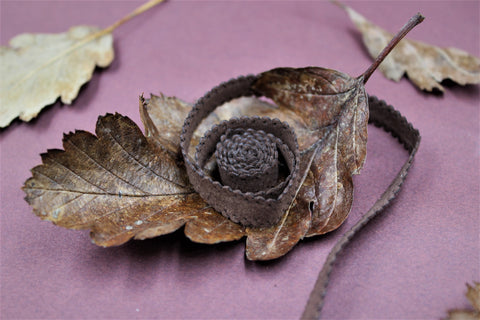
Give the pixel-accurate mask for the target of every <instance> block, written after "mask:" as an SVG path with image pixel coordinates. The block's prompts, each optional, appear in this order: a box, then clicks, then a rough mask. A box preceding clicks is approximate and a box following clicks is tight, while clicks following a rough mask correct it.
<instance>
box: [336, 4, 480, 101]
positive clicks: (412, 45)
mask: <svg viewBox="0 0 480 320" xmlns="http://www.w3.org/2000/svg"><path fill="white" fill-rule="evenodd" d="M337 4H339V6H340V7H342V8H343V9H344V10H345V11H346V12H347V13H348V15H349V17H350V19H351V20H352V21H353V23H354V24H355V26H356V27H357V28H358V29H359V30H360V32H361V33H362V37H363V43H364V44H365V46H366V47H367V49H368V52H369V53H370V56H371V57H372V58H375V57H377V56H378V54H379V53H380V52H381V50H382V49H383V48H384V47H385V46H386V45H387V43H388V42H389V41H390V40H391V39H392V37H393V35H392V34H391V33H389V32H387V31H385V30H384V29H382V28H380V27H379V26H377V25H375V24H373V23H371V22H370V21H368V20H367V19H366V18H365V17H363V16H362V15H360V14H359V13H358V12H356V11H355V10H353V9H352V8H350V7H348V6H346V5H344V4H341V3H338V2H337ZM379 69H380V71H382V73H383V74H384V75H385V76H386V77H387V78H388V79H391V80H394V81H399V80H400V79H401V78H402V77H403V75H404V73H406V74H407V75H408V78H409V79H410V80H411V81H412V82H413V83H414V84H415V85H416V86H417V87H418V88H420V89H421V90H426V91H432V90H433V89H437V90H439V91H444V88H443V86H442V85H440V82H442V81H443V80H445V79H450V80H453V81H455V82H456V83H458V84H460V85H466V84H477V83H480V59H478V58H477V57H475V56H473V55H470V54H469V53H467V52H465V51H463V50H460V49H457V48H453V47H450V48H440V47H437V46H433V45H430V44H426V43H423V42H419V41H413V40H407V39H404V40H402V41H400V43H399V44H398V45H397V46H396V47H395V49H393V50H392V52H391V53H390V55H389V56H388V57H386V58H385V60H384V61H383V62H382V64H380V66H379Z"/></svg>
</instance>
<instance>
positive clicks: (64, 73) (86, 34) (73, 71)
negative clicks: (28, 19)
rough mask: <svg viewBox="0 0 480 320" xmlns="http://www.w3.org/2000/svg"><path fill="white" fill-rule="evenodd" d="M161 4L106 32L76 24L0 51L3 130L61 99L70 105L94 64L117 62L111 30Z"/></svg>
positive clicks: (22, 38)
mask: <svg viewBox="0 0 480 320" xmlns="http://www.w3.org/2000/svg"><path fill="white" fill-rule="evenodd" d="M162 1H163V0H152V1H149V2H147V3H146V4H144V5H142V6H140V7H139V8H137V9H136V10H134V11H133V12H132V13H131V14H130V15H128V16H126V17H125V18H123V19H121V20H119V21H118V22H116V23H114V24H113V25H111V26H110V27H108V28H105V29H100V28H97V27H92V26H76V27H72V28H70V29H69V30H68V31H67V32H64V33H58V34H34V33H25V34H20V35H18V36H16V37H14V38H12V39H11V40H10V46H8V47H7V46H1V47H0V74H1V75H2V76H1V77H0V128H4V127H7V126H8V125H9V124H10V123H11V122H12V120H14V119H15V118H17V117H20V119H21V120H23V121H30V120H31V119H32V118H35V117H36V116H37V115H38V113H39V112H40V111H41V110H42V109H43V108H44V107H45V106H47V105H50V104H52V103H54V102H55V101H56V100H57V98H58V97H60V98H61V101H62V102H63V103H65V104H71V103H72V101H73V100H74V99H75V98H76V97H77V95H78V92H79V90H80V88H81V86H82V85H83V84H85V83H87V82H88V81H89V80H90V79H91V77H92V74H93V71H94V69H95V67H96V66H98V67H102V68H104V67H107V66H109V65H110V63H111V62H112V61H113V58H114V51H113V37H112V34H111V33H112V31H113V30H114V29H115V28H117V27H118V26H120V25H121V24H123V23H124V22H126V21H128V20H130V19H131V18H132V17H134V16H136V15H138V14H140V13H142V12H144V11H145V10H148V9H149V8H151V7H152V6H154V5H155V4H157V3H159V2H162Z"/></svg>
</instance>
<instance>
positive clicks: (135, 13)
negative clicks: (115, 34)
mask: <svg viewBox="0 0 480 320" xmlns="http://www.w3.org/2000/svg"><path fill="white" fill-rule="evenodd" d="M163 1H165V0H150V1H148V2H146V3H144V4H142V5H141V6H140V7H138V8H136V9H135V10H133V11H132V12H130V13H129V14H128V15H126V16H125V17H123V18H122V19H120V20H118V21H117V22H115V23H114V24H112V25H111V26H109V27H107V28H105V29H103V30H102V32H104V34H107V33H111V32H112V31H113V30H115V29H116V28H118V27H119V26H121V25H122V24H124V23H125V22H127V21H129V20H131V19H132V18H134V17H136V16H138V15H139V14H141V13H143V12H145V11H147V10H148V9H150V8H152V7H154V6H156V5H157V4H159V3H161V2H163Z"/></svg>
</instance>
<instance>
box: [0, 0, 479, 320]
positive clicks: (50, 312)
mask: <svg viewBox="0 0 480 320" xmlns="http://www.w3.org/2000/svg"><path fill="white" fill-rule="evenodd" d="M140 3H141V2H136V1H102V2H96V1H1V6H0V9H1V25H0V30H1V44H2V45H6V44H7V43H8V40H9V39H10V38H11V37H13V36H14V35H16V34H19V33H22V32H63V31H65V30H67V29H68V28H69V27H70V26H73V25H79V24H90V25H96V26H102V27H106V26H107V25H109V24H111V23H112V22H114V21H115V20H117V19H118V18H120V17H122V16H123V15H125V14H126V13H128V12H130V11H131V10H132V9H134V8H135V7H137V6H138V5H139V4H140ZM347 4H349V5H351V6H352V7H353V8H354V9H356V10H357V11H359V12H360V13H362V14H363V15H365V16H366V17H369V18H370V19H371V20H372V21H374V22H375V23H377V24H379V25H381V26H383V27H384V28H386V29H388V30H389V31H391V32H395V31H396V30H398V29H399V28H400V27H401V26H402V25H403V24H404V23H405V22H406V21H407V20H408V18H409V17H410V16H412V15H413V14H415V13H416V12H417V11H420V12H422V13H423V14H424V15H425V16H426V17H427V19H426V20H425V22H424V23H422V24H421V25H420V26H418V27H417V28H416V29H415V30H413V31H412V32H411V34H410V35H409V37H410V38H413V39H417V40H422V41H428V42H430V43H432V44H436V45H439V46H455V47H458V48H461V49H464V50H466V51H468V52H470V53H472V54H475V55H477V56H480V44H479V39H480V31H479V30H480V23H479V12H480V2H478V1H467V2H461V1H451V2H449V1H396V2H393V1H392V2H390V1H388V2H371V1H362V2H347ZM114 37H115V49H116V58H115V60H114V62H113V63H112V65H111V66H110V67H109V68H108V69H106V70H97V71H96V72H95V74H94V75H93V78H92V80H91V81H90V83H88V84H87V85H85V86H84V88H83V89H82V90H81V93H80V95H79V97H78V99H76V100H75V101H74V103H73V105H71V106H65V105H61V103H58V102H57V103H56V104H54V105H53V106H51V107H49V108H47V109H46V110H44V111H43V112H42V113H41V114H40V116H39V118H38V119H36V120H34V121H32V122H31V123H22V122H20V121H15V122H14V123H13V124H12V125H11V126H10V127H9V128H7V129H5V130H3V131H1V132H0V146H1V162H0V164H1V182H0V186H1V190H0V197H1V207H0V208H1V209H0V210H1V215H0V217H1V313H0V316H1V318H2V319H19V318H22V319H28V318H64V319H67V318H68V319H72V318H75V319H77V318H78V319H86V318H262V319H265V318H270V319H280V318H281V319H292V318H298V317H299V316H300V315H301V312H302V311H303V308H304V305H305V303H306V301H307V298H308V295H309V293H310V291H311V289H312V287H313V283H314V281H315V279H316V277H317V274H318V272H319V270H320V269H321V266H322V264H323V262H324V260H325V257H326V255H327V254H328V252H329V250H330V249H331V247H332V246H333V245H334V243H335V241H336V240H337V239H338V237H339V236H340V235H341V234H343V233H344V232H345V231H346V230H348V228H349V227H350V226H352V225H353V224H354V223H355V222H356V221H357V220H358V218H359V217H360V216H361V214H363V213H364V212H365V211H366V210H367V209H368V208H369V207H370V206H371V205H372V204H373V202H374V201H375V200H376V198H377V197H378V196H379V195H380V194H381V193H382V192H383V190H384V189H385V187H386V186H388V184H389V183H390V181H391V180H392V178H393V177H394V175H395V174H396V172H397V171H398V170H399V169H400V167H401V165H402V164H403V162H404V161H405V159H406V158H407V153H406V152H405V151H404V150H403V149H402V148H401V147H400V145H399V144H398V143H397V142H396V140H394V139H393V138H391V137H390V136H389V135H388V134H386V133H384V132H383V131H381V130H379V129H376V128H369V130H370V132H369V133H370V137H369V142H368V158H367V162H366V165H365V168H364V170H363V172H362V174H361V175H359V176H356V177H355V180H354V182H355V187H356V190H355V201H354V205H353V209H352V212H351V215H350V217H349V219H348V220H347V222H346V224H345V225H344V226H343V227H341V228H340V229H339V230H337V231H335V232H333V233H332V234H329V235H327V236H324V237H316V238H314V239H308V240H306V241H301V242H300V243H299V244H298V245H297V246H296V247H295V248H294V250H293V251H292V252H290V253H289V254H288V255H287V256H285V257H283V258H281V259H278V260H276V261H273V262H268V263H255V262H250V261H247V260H246V259H245V257H244V240H242V241H238V242H234V243H225V244H219V245H213V246H208V245H200V244H194V243H192V242H190V241H189V240H188V239H186V238H185V237H184V235H183V233H182V231H178V232H176V233H174V234H172V235H167V236H163V237H159V238H156V239H152V240H146V241H132V242H129V243H127V244H125V245H123V246H121V247H117V248H108V249H103V248H99V247H97V246H95V245H93V244H92V243H91V242H90V240H89V237H88V232H86V231H71V230H66V229H62V228H58V227H55V226H54V225H53V224H51V223H49V222H42V221H41V220H40V219H38V218H37V217H36V216H35V215H33V214H32V210H31V208H30V207H29V206H28V205H27V203H26V202H25V201H24V200H23V197H24V193H23V191H22V190H21V189H20V188H21V186H22V185H23V182H24V181H25V180H26V179H27V178H28V177H29V176H30V173H29V169H30V168H32V167H34V166H36V165H38V164H40V162H41V160H40V157H39V154H40V153H42V152H45V151H46V150H47V149H50V148H61V138H62V134H63V133H64V132H69V131H73V130H75V129H85V130H89V131H93V130H94V127H95V122H96V119H97V117H98V115H103V114H105V113H107V112H115V111H117V112H120V113H122V114H124V115H127V116H129V117H130V118H132V119H133V120H134V121H135V122H137V123H138V124H139V125H140V126H141V122H140V117H139V114H138V96H139V95H140V94H141V93H142V92H144V93H145V94H146V95H147V96H148V95H149V93H159V92H163V93H165V94H167V95H175V96H178V97H180V98H182V99H184V100H186V101H190V102H193V101H194V100H195V99H197V98H199V97H200V96H201V95H202V94H203V93H204V92H206V91H207V90H209V89H210V88H212V87H213V86H215V85H216V84H218V83H220V82H222V81H225V80H228V79H230V78H232V77H235V76H238V75H242V74H249V73H258V72H261V71H265V70H268V69H270V68H273V67H279V66H292V67H301V66H307V65H316V66H323V67H329V68H332V69H337V70H340V71H343V72H346V73H348V74H351V75H355V76H356V75H359V74H360V73H362V72H363V71H364V70H365V69H366V68H367V67H368V66H369V65H370V63H371V59H370V58H369V56H368V54H367V52H366V50H365V49H364V47H363V45H362V44H361V41H360V36H359V34H358V33H357V31H356V30H355V29H354V27H353V24H352V23H351V22H350V20H349V19H348V17H347V16H346V14H345V12H343V11H342V10H340V9H339V8H338V7H336V6H334V5H332V4H331V3H329V2H320V1H318V2H316V1H309V2H302V1H300V2H271V1H268V2H267V1H263V2H262V1H259V2H239V1H233V2H227V1H198V2H194V1H170V2H168V3H165V4H163V5H160V6H159V7H156V8H154V9H153V10H151V11H149V12H147V13H145V14H143V15H142V16H140V17H138V18H136V19H134V20H132V21H130V22H129V23H128V24H125V25H123V26H122V27H120V28H119V29H117V30H116V31H115V32H114ZM366 87H367V91H368V92H369V93H370V94H372V95H377V96H378V97H381V98H382V99H384V100H386V101H387V102H389V103H390V104H392V105H394V106H395V107H396V108H397V109H398V110H400V112H402V114H403V115H405V116H406V117H407V118H408V119H409V120H410V121H411V122H412V123H413V124H414V126H415V127H417V128H418V129H419V130H420V132H421V134H422V143H421V146H420V150H419V152H418V154H417V157H416V160H415V162H414V165H413V168H412V169H411V172H410V175H409V177H408V178H407V181H406V182H405V184H404V187H403V190H402V192H401V193H400V195H399V196H398V198H397V200H396V201H395V202H394V204H393V205H392V206H391V207H390V208H388V209H387V210H386V211H385V212H384V213H383V214H382V215H381V216H380V217H378V218H376V219H375V220H374V221H372V222H371V223H370V224H369V225H367V227H365V228H364V229H363V230H362V232H361V233H360V234H359V235H358V236H356V237H355V238H354V239H353V242H352V243H351V244H350V245H349V246H348V247H347V248H346V249H345V251H344V252H343V253H342V254H341V256H340V258H339V259H338V260H337V263H336V266H335V268H334V271H333V272H332V277H331V281H330V285H329V288H328V294H327V297H326V300H325V306H324V309H323V313H322V317H323V318H326V319H327V318H332V319H335V318H337V319H375V318H392V319H393V318H395V319H400V318H401V319H438V318H441V317H444V316H446V310H447V309H451V308H464V307H467V306H468V302H467V300H466V298H465V297H464V292H465V282H471V281H473V280H476V281H480V257H479V254H480V239H479V230H480V225H479V223H480V222H479V220H480V218H479V204H480V201H479V193H480V190H479V189H480V188H479V181H480V175H479V155H480V150H479V120H480V117H479V87H478V86H467V87H459V86H455V85H453V86H449V87H448V89H447V91H446V93H445V94H444V95H443V96H442V95H440V96H439V95H431V94H426V93H423V92H420V91H419V90H417V89H416V88H415V87H413V86H412V85H411V84H410V83H409V82H408V80H406V79H405V78H404V79H402V80H401V81H400V82H399V83H394V82H392V81H390V80H387V79H386V78H384V77H383V75H382V74H381V73H380V72H376V73H375V74H374V75H373V76H372V78H371V79H370V80H369V83H368V84H367V86H366ZM141 127H142V128H143V126H141Z"/></svg>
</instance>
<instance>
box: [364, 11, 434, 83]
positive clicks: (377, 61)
mask: <svg viewBox="0 0 480 320" xmlns="http://www.w3.org/2000/svg"><path fill="white" fill-rule="evenodd" d="M424 19H425V17H424V16H423V15H422V14H421V13H417V14H416V15H414V16H413V17H411V18H410V20H408V22H407V23H406V24H405V25H404V26H403V27H402V29H400V31H399V32H398V33H397V34H396V35H395V36H394V37H393V38H392V40H390V42H389V43H388V44H387V46H386V47H385V48H384V49H383V50H382V52H380V54H379V55H378V56H377V58H376V59H375V61H374V62H373V64H372V65H371V66H370V67H369V68H368V69H367V70H366V71H365V72H364V73H363V74H362V75H361V76H360V77H359V78H363V84H365V83H367V81H368V79H369V78H370V76H371V75H372V73H373V72H374V71H375V70H376V69H377V68H378V66H379V65H380V63H382V61H383V60H384V59H385V57H386V56H388V54H389V53H390V52H391V51H392V50H393V48H395V46H396V45H397V44H398V43H399V42H400V40H402V39H403V37H405V36H406V35H407V33H409V32H410V31H411V30H412V29H413V28H414V27H415V26H416V25H418V24H419V23H421V22H422V21H423V20H424Z"/></svg>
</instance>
